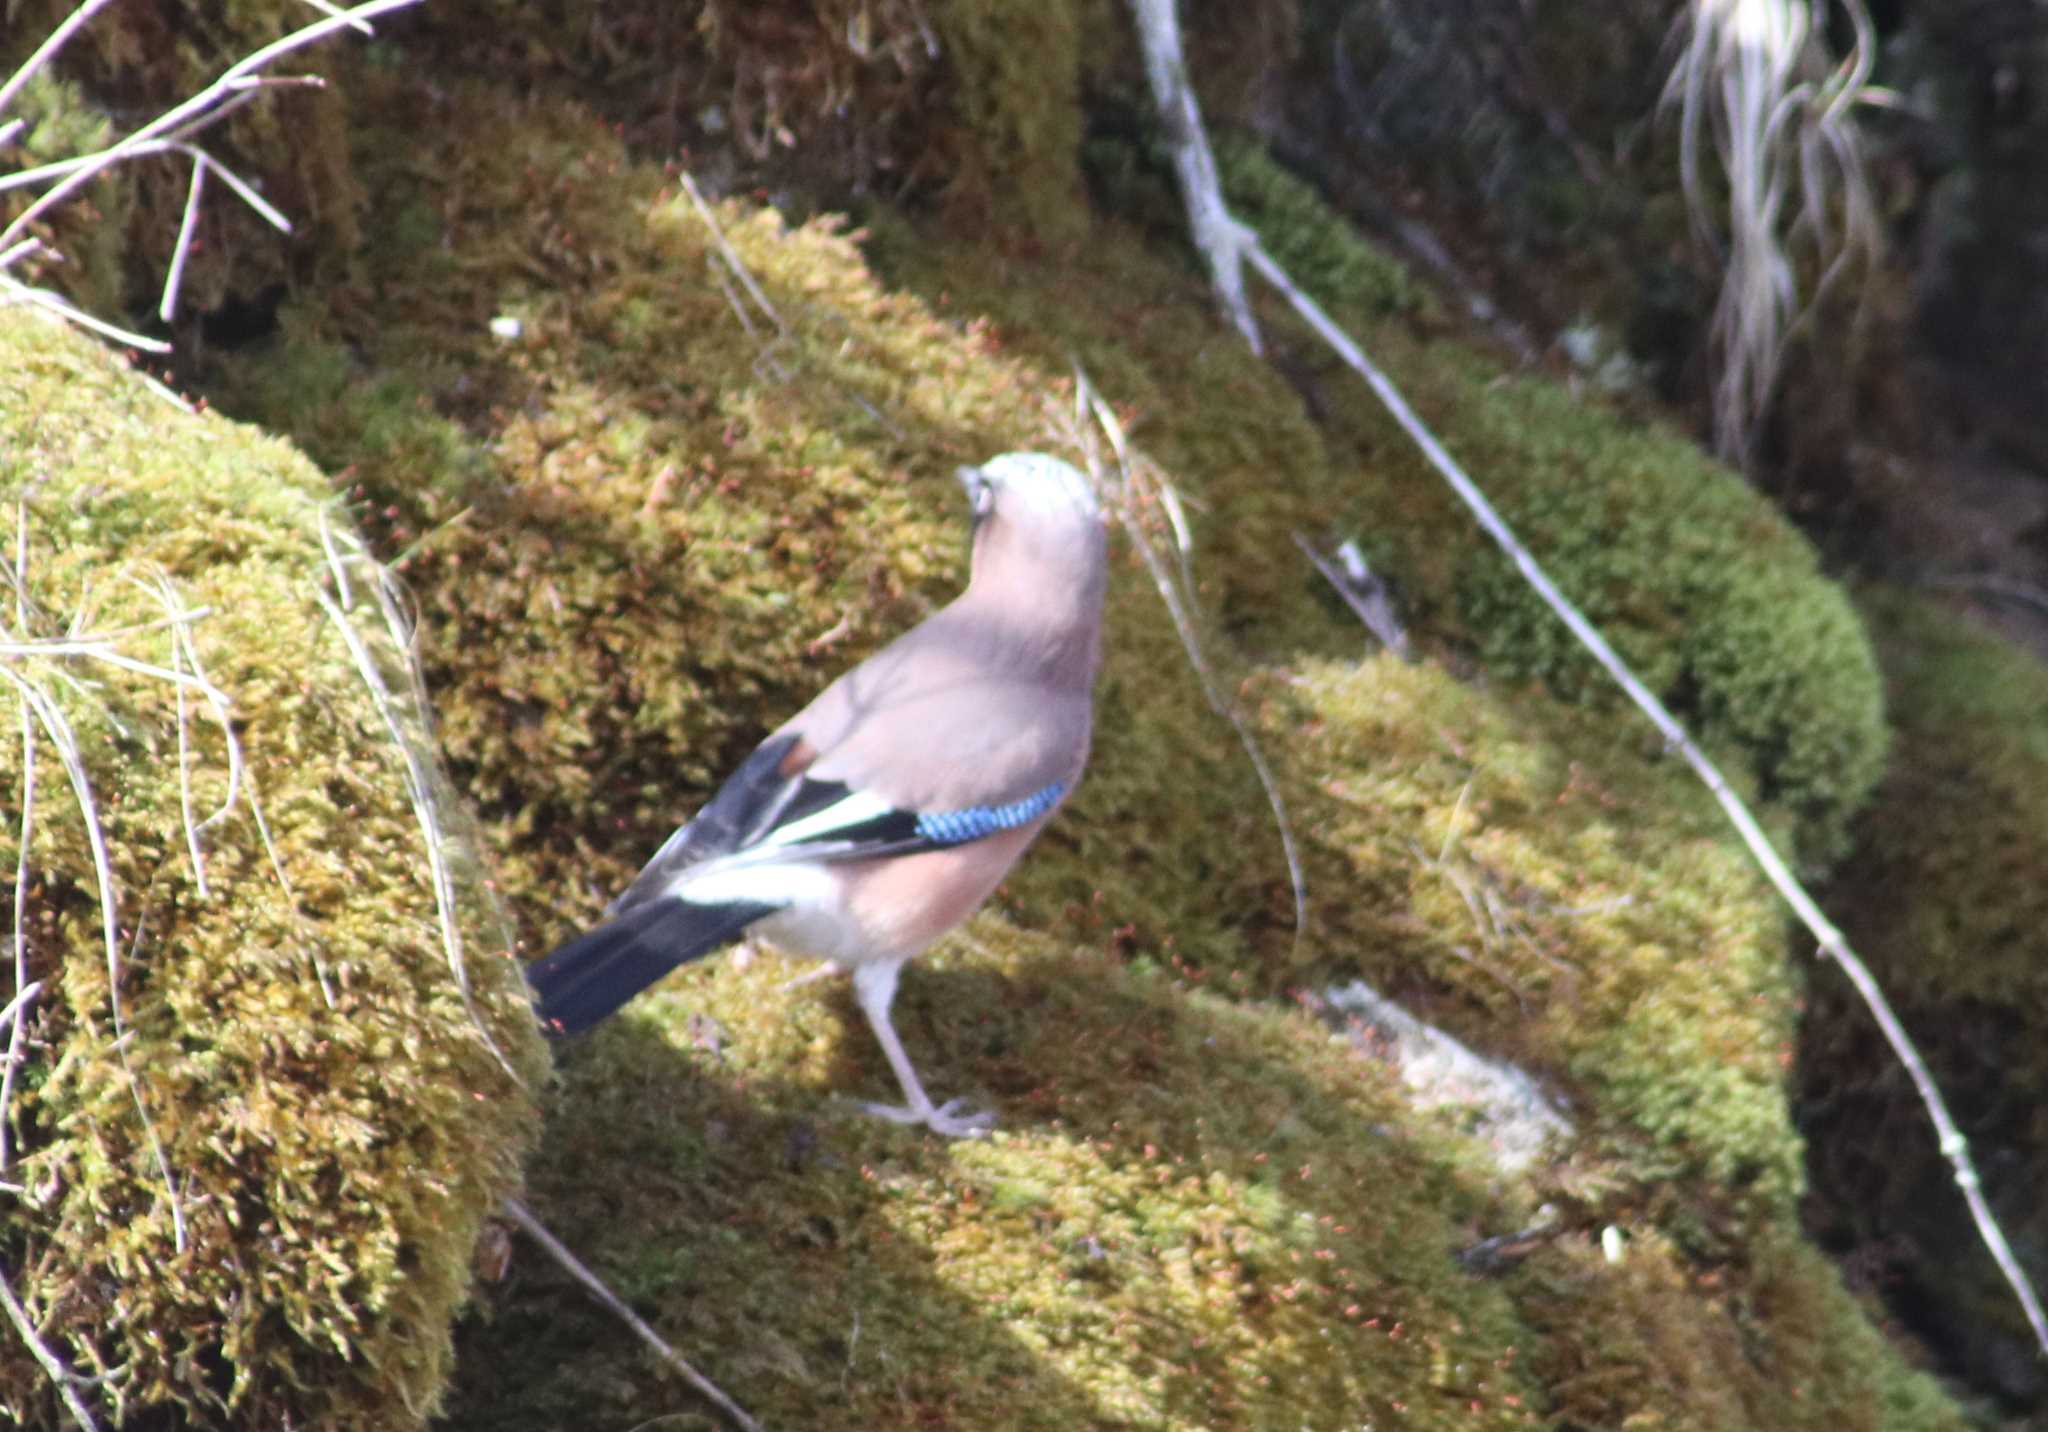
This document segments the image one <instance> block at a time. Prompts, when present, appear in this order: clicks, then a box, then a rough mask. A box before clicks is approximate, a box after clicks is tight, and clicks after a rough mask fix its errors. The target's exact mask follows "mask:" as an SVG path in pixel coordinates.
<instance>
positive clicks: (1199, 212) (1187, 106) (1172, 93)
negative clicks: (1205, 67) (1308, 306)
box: [1131, 0, 1262, 353]
mask: <svg viewBox="0 0 2048 1432" xmlns="http://www.w3.org/2000/svg"><path fill="white" fill-rule="evenodd" d="M1175 6H1176V0H1131V14H1132V18H1133V19H1135V20H1136V22H1137V26H1138V42H1139V44H1140V45H1141V46H1142V47H1143V49H1144V51H1145V78H1146V80H1147V81H1148V82H1149V83H1150V84H1151V86H1152V99H1153V102H1154V103H1155V104H1156V105H1158V107H1159V117H1160V119H1161V120H1162V121H1163V123H1164V126H1165V130H1166V138H1167V143H1168V144H1170V145H1171V146H1172V148H1173V167H1174V172H1175V173H1177V174H1178V175H1179V176H1180V190H1181V197H1182V199H1183V201H1184V202H1185V203H1186V204H1187V210H1188V233H1189V237H1190V238H1191V239H1192V240H1193V241H1194V245H1195V247H1196V249H1198V250H1200V252H1201V255H1202V257H1203V258H1204V259H1205V260H1207V262H1208V264H1209V282H1210V285H1211V287H1212V288H1214V290H1215V292H1216V302H1217V304H1218V305H1219V306H1220V307H1221V308H1222V309H1223V312H1224V314H1225V316H1227V317H1228V318H1229V319H1230V322H1231V324H1232V325H1233V326H1234V327H1235V328H1236V329H1237V331H1238V332H1239V333H1241V334H1243V335H1244V341H1245V342H1246V343H1248V344H1250V345H1251V350H1252V352H1254V353H1258V352H1261V351H1262V349H1261V346H1260V343H1259V326H1258V323H1257V321H1256V320H1254V319H1253V317H1252V309H1251V304H1250V302H1249V301H1248V300H1247V299H1246V297H1245V290H1244V268H1243V259H1244V250H1243V244H1244V233H1243V230H1242V229H1240V228H1239V226H1238V224H1237V223H1236V221H1235V220H1233V219H1232V218H1231V217H1230V211H1229V210H1228V209H1227V208H1226V207H1225V206H1224V203H1223V185H1222V181H1221V180H1220V179H1219V177H1218V175H1217V171H1216V156H1215V155H1214V154H1213V153H1211V152H1210V150H1209V136H1208V133H1207V131H1206V130H1204V129H1203V127H1202V111H1201V107H1200V106H1199V105H1198V104H1197V103H1196V102H1195V90H1194V86H1193V85H1191V84H1189V83H1188V71H1187V63H1186V61H1184V60H1183V59H1182V58H1181V45H1180V20H1179V17H1178V16H1177V15H1176V13H1175Z"/></svg>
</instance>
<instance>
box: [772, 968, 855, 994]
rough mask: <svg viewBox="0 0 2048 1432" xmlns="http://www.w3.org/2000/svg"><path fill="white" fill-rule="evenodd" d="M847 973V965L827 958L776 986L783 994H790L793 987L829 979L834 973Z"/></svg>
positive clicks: (799, 987) (796, 987) (801, 986)
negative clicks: (811, 968) (812, 968)
mask: <svg viewBox="0 0 2048 1432" xmlns="http://www.w3.org/2000/svg"><path fill="white" fill-rule="evenodd" d="M845 973H846V966H845V965H842V964H840V963H839V961H837V960H825V961H823V962H821V963H820V964H819V966H818V967H817V968H816V969H814V970H805V971H804V972H803V973H802V974H800V975H798V976H797V977H796V978H795V979H789V980H784V981H783V982H782V983H781V984H780V985H778V986H776V988H777V989H778V990H780V991H781V992H782V993H783V994H788V993H789V992H790V991H791V990H793V989H801V988H803V986H805V985H807V984H810V983H811V982H812V981H813V980H828V979H831V978H832V976H834V975H843V974H845Z"/></svg>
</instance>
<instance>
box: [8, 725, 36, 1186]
mask: <svg viewBox="0 0 2048 1432" xmlns="http://www.w3.org/2000/svg"><path fill="white" fill-rule="evenodd" d="M17 704H18V705H19V708H20V711H21V849H20V851H19V852H18V853H17V855H16V857H15V863H14V987H15V989H17V990H19V991H20V993H19V994H17V995H16V996H15V997H14V999H13V1000H12V1001H11V1002H10V1003H9V1004H8V1006H7V1063H6V1065H5V1066H4V1068H0V1174H4V1173H6V1172H7V1171H8V1170H9V1169H10V1168H12V1167H13V1165H14V1151H13V1150H12V1149H10V1148H9V1147H8V1146H7V1131H8V1129H9V1127H10V1126H11V1124H12V1111H13V1109H14V1076H15V1072H16V1071H17V1070H19V1069H20V1068H21V1066H22V1062H23V1060H25V1059H26V1058H27V1057H28V1054H27V1051H26V1050H25V1049H24V1048H23V1047H22V1046H23V1043H24V1041H25V1040H26V1039H27V1036H28V1011H29V1004H30V996H31V994H32V992H33V991H35V990H37V989H39V988H40V987H41V986H40V985H36V984H31V983H30V982H29V977H28V849H29V840H30V838H31V837H32V836H33V835H34V834H35V808H36V723H35V718H34V717H32V716H31V715H30V714H29V709H28V703H27V702H25V701H24V702H19V703H17Z"/></svg>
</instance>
